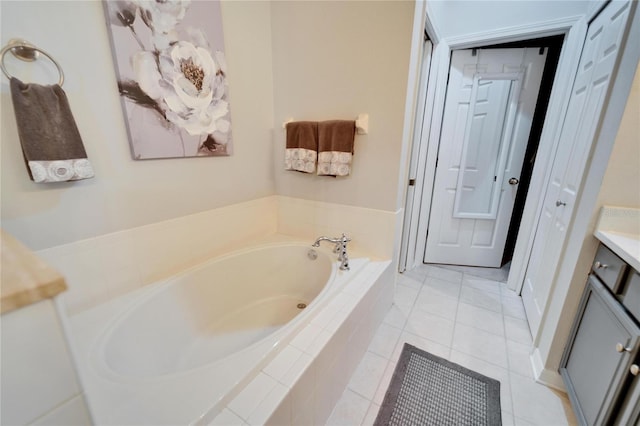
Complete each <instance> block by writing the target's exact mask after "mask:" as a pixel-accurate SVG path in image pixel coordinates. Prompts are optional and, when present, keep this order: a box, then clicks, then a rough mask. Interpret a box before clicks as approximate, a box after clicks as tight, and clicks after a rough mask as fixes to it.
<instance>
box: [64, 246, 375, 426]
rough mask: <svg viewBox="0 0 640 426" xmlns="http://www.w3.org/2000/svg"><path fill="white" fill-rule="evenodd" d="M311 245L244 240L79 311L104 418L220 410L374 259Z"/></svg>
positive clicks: (153, 419) (91, 380) (87, 366)
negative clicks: (343, 256)
mask: <svg viewBox="0 0 640 426" xmlns="http://www.w3.org/2000/svg"><path fill="white" fill-rule="evenodd" d="M310 250H311V247H310V246H309V245H308V244H301V243H300V244H295V243H276V244H267V245H263V246H258V247H253V248H249V249H245V250H241V251H238V252H234V253H232V254H230V255H226V256H223V257H220V258H216V259H213V260H211V261H208V262H206V263H203V264H201V265H198V266H196V267H193V268H190V269H188V270H186V271H184V272H182V273H180V274H179V275H176V276H174V277H171V278H169V279H167V280H165V281H162V282H159V283H156V284H153V285H150V286H147V287H145V288H143V289H141V290H138V291H136V292H133V293H130V294H127V295H125V296H123V297H120V298H118V299H116V300H113V301H111V302H109V303H106V304H104V305H100V306H98V307H95V308H92V309H90V310H88V311H85V312H82V313H80V314H77V315H75V316H73V317H71V318H70V329H71V334H72V339H73V346H74V352H75V354H76V358H77V363H78V366H79V372H80V377H81V381H82V384H83V386H84V389H85V392H86V395H87V400H88V403H89V406H90V409H91V413H92V415H93V417H94V421H95V422H96V424H187V423H189V424H190V423H198V422H207V421H209V420H210V419H212V418H214V417H215V415H216V414H217V413H219V412H220V411H222V409H223V408H224V407H225V406H226V404H227V403H229V402H230V401H231V400H232V399H233V398H234V397H235V396H236V395H237V394H238V393H239V392H240V391H241V390H242V389H243V388H244V386H245V385H246V384H247V383H250V382H251V381H252V380H253V379H254V377H255V376H256V374H258V373H259V372H260V371H261V369H262V368H263V367H264V366H265V365H266V364H267V363H268V362H269V361H270V360H272V359H273V358H274V357H275V356H276V355H277V354H278V352H279V351H280V349H281V348H282V347H285V346H286V345H287V344H288V342H290V341H291V340H292V339H294V338H295V336H296V334H297V333H298V331H299V330H301V329H303V328H304V327H305V326H306V325H307V324H309V323H310V322H311V321H312V320H313V319H314V317H317V316H318V313H319V312H321V311H322V310H323V307H324V306H326V305H327V304H328V303H329V302H330V301H331V299H332V297H333V295H335V294H339V293H340V292H341V289H342V288H344V287H345V284H346V283H347V282H349V281H350V280H352V279H353V278H354V277H358V274H359V273H360V271H362V270H364V269H365V267H366V265H367V264H368V263H369V261H368V259H364V258H361V259H352V261H351V271H339V270H338V269H337V263H336V262H335V255H334V254H332V253H330V252H329V251H328V250H326V249H315V250H314V253H316V254H317V258H316V259H311V258H310V257H312V256H309V251H310ZM354 298H355V297H354ZM299 304H304V305H306V307H305V308H302V306H301V305H300V306H299Z"/></svg>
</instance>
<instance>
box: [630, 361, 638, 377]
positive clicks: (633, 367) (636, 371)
mask: <svg viewBox="0 0 640 426" xmlns="http://www.w3.org/2000/svg"><path fill="white" fill-rule="evenodd" d="M629 372H630V373H631V374H633V375H634V376H637V375H638V374H640V367H638V366H637V365H636V364H633V365H632V366H631V368H629Z"/></svg>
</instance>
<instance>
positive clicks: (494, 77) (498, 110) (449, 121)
mask: <svg viewBox="0 0 640 426" xmlns="http://www.w3.org/2000/svg"><path fill="white" fill-rule="evenodd" d="M545 60H546V53H542V54H541V53H540V49H538V48H514V49H478V50H471V49H467V50H455V51H454V52H453V53H452V56H451V68H450V73H449V83H448V87H447V96H446V101H445V109H444V116H443V122H442V135H441V137H440V147H439V150H438V162H437V168H436V177H435V183H434V187H433V198H432V203H431V212H430V216H429V232H428V236H427V242H426V250H425V255H424V261H425V262H426V263H447V264H454V265H468V266H488V267H500V264H501V261H502V254H503V252H504V247H505V242H506V238H507V231H508V229H509V223H510V221H511V214H512V212H513V206H514V202H515V198H516V194H517V191H518V182H519V179H520V171H521V170H522V163H523V160H524V153H525V150H526V147H527V141H528V139H529V132H530V130H531V122H532V117H533V114H534V111H535V106H536V101H537V98H538V93H539V90H540V82H541V80H542V73H543V71H544V64H545Z"/></svg>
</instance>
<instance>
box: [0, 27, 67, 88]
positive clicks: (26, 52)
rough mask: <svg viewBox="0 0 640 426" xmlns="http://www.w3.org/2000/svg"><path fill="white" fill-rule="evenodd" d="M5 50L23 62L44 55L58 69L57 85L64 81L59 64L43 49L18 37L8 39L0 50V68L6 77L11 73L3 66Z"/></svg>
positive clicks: (10, 76)
mask: <svg viewBox="0 0 640 426" xmlns="http://www.w3.org/2000/svg"><path fill="white" fill-rule="evenodd" d="M7 52H11V53H12V54H13V56H15V57H16V58H18V59H20V60H21V61H25V62H33V61H35V60H36V59H38V56H39V54H42V55H44V56H46V57H47V59H49V60H50V61H51V62H53V64H54V65H55V66H56V68H57V69H58V74H60V79H59V80H58V85H60V86H62V83H64V72H62V67H61V66H60V64H59V63H58V62H57V61H56V60H55V59H53V57H52V56H51V55H49V54H48V53H47V52H45V51H44V50H42V49H40V48H39V47H36V46H34V45H33V44H31V43H29V42H28V41H26V40H22V39H19V38H12V39H11V40H9V43H7V45H6V46H5V47H3V48H2V50H0V68H1V69H2V73H3V74H4V75H6V76H7V78H8V79H11V78H12V75H11V74H9V72H8V71H7V69H6V68H5V66H4V55H5V53H7Z"/></svg>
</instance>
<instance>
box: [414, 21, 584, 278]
mask: <svg viewBox="0 0 640 426" xmlns="http://www.w3.org/2000/svg"><path fill="white" fill-rule="evenodd" d="M586 29H587V22H586V19H585V18H584V17H571V18H566V19H560V20H555V21H550V22H545V23H541V24H532V25H525V26H520V27H513V28H508V29H499V30H495V31H488V32H483V33H476V34H471V35H467V36H463V37H452V38H449V39H446V40H444V39H441V40H438V42H437V43H434V49H433V55H432V60H431V72H430V79H429V87H428V88H427V90H428V91H429V90H431V91H433V96H432V98H429V97H428V99H427V101H428V102H430V103H429V104H428V106H427V108H426V110H427V111H431V116H430V117H428V118H429V119H427V117H425V119H424V120H423V121H422V125H423V131H422V138H421V139H420V141H419V143H420V144H421V148H420V150H419V151H418V152H419V153H420V154H419V155H421V157H420V158H419V161H418V170H417V176H418V179H417V183H416V188H415V192H414V196H415V197H414V200H413V202H414V205H415V204H416V203H418V204H419V205H420V209H419V212H418V217H417V218H416V220H417V223H418V231H417V241H416V245H415V252H414V253H413V254H411V253H409V254H408V256H407V258H408V259H411V258H413V259H414V263H413V264H409V263H407V269H410V268H411V267H415V266H417V265H418V264H420V263H422V259H423V258H424V252H425V247H426V239H427V234H428V228H429V216H430V210H431V199H432V196H433V184H434V181H435V165H436V160H437V152H438V147H439V145H440V134H441V129H442V118H443V115H444V99H445V96H446V90H447V83H448V76H449V67H450V59H451V52H452V51H453V50H458V49H473V48H481V47H484V46H490V45H495V44H501V43H509V42H515V41H523V40H530V39H536V38H542V37H547V36H554V35H564V36H565V40H564V43H563V46H562V49H561V53H560V58H559V61H558V68H557V71H556V76H555V79H554V82H553V87H552V91H551V96H550V101H549V107H548V110H547V114H546V117H545V124H544V128H543V131H542V134H541V136H540V144H539V147H538V154H537V159H536V165H535V166H534V171H533V175H532V178H531V185H530V187H529V192H528V193H529V194H539V193H540V192H542V189H543V188H545V185H546V183H547V182H546V180H547V178H546V174H547V171H548V170H547V169H548V167H549V164H548V163H549V159H550V158H552V155H553V153H554V152H555V148H556V147H557V143H558V136H559V129H560V128H561V126H560V125H561V124H562V121H563V119H564V114H565V113H566V110H567V107H568V104H569V100H568V93H569V92H570V89H571V86H572V84H573V79H574V78H575V70H576V68H577V66H578V61H579V59H580V52H581V51H582V46H583V44H584V38H585V36H586ZM418 182H419V183H418ZM543 195H544V194H543ZM533 198H536V199H535V200H533ZM531 203H534V204H535V208H534V209H533V211H532V208H531V205H530V204H531ZM541 204H542V199H541V198H540V199H538V197H527V206H526V207H525V211H524V214H523V218H522V222H521V225H520V230H519V232H518V238H517V243H516V248H515V251H514V260H513V261H512V264H511V273H510V279H509V287H510V288H512V289H514V290H519V288H517V286H516V284H515V283H516V282H517V278H516V277H519V276H522V278H523V277H524V272H525V271H526V266H527V260H528V255H529V253H530V251H531V247H532V246H533V235H534V234H535V224H537V218H538V216H539V212H538V210H540V209H541V207H542V206H541ZM411 249H412V247H409V250H411ZM516 256H518V257H516ZM512 278H513V279H512ZM520 280H521V279H520Z"/></svg>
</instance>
